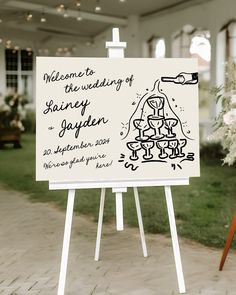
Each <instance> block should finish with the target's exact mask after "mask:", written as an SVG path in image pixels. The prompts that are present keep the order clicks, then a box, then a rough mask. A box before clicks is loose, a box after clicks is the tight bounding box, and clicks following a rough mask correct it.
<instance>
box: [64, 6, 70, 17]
mask: <svg viewBox="0 0 236 295" xmlns="http://www.w3.org/2000/svg"><path fill="white" fill-rule="evenodd" d="M63 17H64V18H67V17H69V14H68V12H67V8H65V9H64V14H63Z"/></svg>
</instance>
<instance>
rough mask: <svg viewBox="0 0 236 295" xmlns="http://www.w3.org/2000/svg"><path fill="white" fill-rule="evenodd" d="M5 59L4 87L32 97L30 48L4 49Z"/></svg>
mask: <svg viewBox="0 0 236 295" xmlns="http://www.w3.org/2000/svg"><path fill="white" fill-rule="evenodd" d="M5 59H6V60H5V61H6V87H7V88H8V89H10V90H13V91H15V92H18V93H19V94H23V95H27V96H29V98H32V94H33V86H32V85H33V83H32V77H33V52H32V51H31V49H30V48H28V49H27V50H25V49H22V50H14V49H6V51H5Z"/></svg>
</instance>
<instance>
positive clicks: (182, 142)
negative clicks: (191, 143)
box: [178, 138, 187, 158]
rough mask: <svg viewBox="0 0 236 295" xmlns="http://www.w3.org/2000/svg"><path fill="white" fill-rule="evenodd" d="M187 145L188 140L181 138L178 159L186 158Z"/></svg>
mask: <svg viewBox="0 0 236 295" xmlns="http://www.w3.org/2000/svg"><path fill="white" fill-rule="evenodd" d="M186 144H187V139H185V138H181V139H180V140H179V146H178V149H179V154H178V157H180V158H181V157H184V156H185V153H183V147H185V146H186Z"/></svg>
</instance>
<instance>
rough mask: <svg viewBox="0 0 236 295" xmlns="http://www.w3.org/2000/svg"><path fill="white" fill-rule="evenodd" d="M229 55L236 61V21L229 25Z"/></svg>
mask: <svg viewBox="0 0 236 295" xmlns="http://www.w3.org/2000/svg"><path fill="white" fill-rule="evenodd" d="M228 30H229V55H230V57H231V59H232V60H233V61H234V62H236V22H232V23H231V24H230V25H229V28H228Z"/></svg>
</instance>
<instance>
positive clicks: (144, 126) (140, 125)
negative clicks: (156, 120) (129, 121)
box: [133, 119, 150, 141]
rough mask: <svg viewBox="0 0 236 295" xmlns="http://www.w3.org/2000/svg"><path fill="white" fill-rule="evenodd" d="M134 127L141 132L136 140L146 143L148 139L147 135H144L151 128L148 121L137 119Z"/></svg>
mask: <svg viewBox="0 0 236 295" xmlns="http://www.w3.org/2000/svg"><path fill="white" fill-rule="evenodd" d="M133 124H134V127H135V128H136V129H138V130H139V136H137V137H135V139H136V140H140V141H144V140H147V139H148V136H147V135H144V131H146V130H148V129H149V128H150V127H149V126H148V122H147V120H144V119H135V120H134V121H133Z"/></svg>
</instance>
